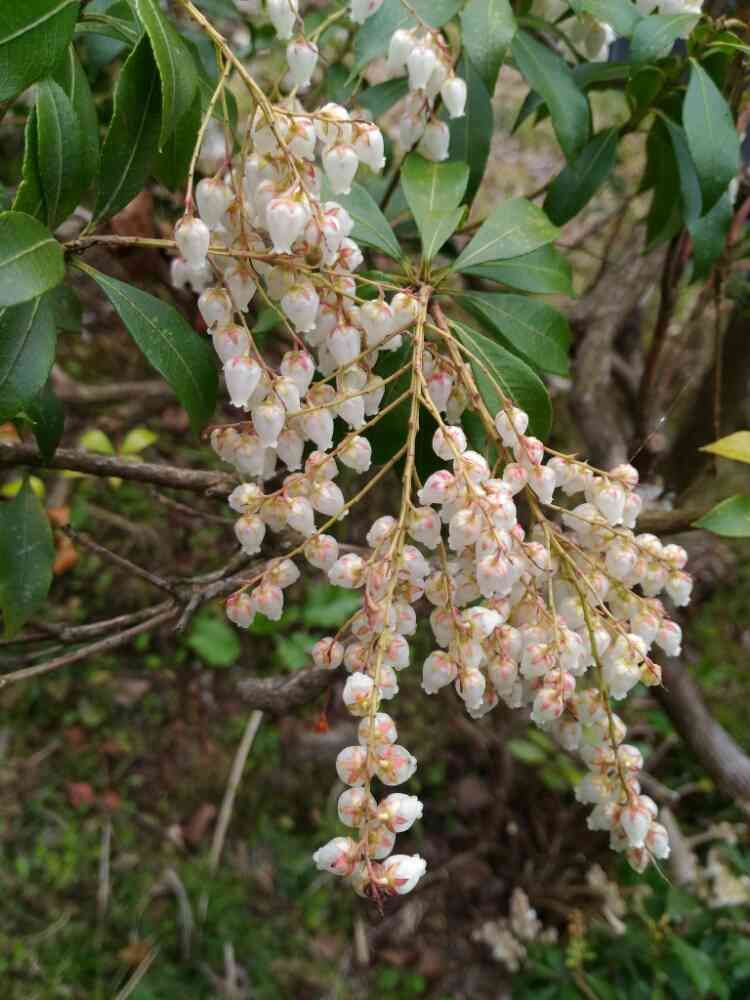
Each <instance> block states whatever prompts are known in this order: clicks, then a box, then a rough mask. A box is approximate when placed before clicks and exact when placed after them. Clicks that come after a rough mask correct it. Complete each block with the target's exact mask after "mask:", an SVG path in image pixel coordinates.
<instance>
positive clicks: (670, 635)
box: [656, 618, 682, 656]
mask: <svg viewBox="0 0 750 1000" xmlns="http://www.w3.org/2000/svg"><path fill="white" fill-rule="evenodd" d="M656 644H657V646H660V647H661V648H662V649H663V650H664V652H665V653H666V654H667V656H679V655H680V652H681V651H682V629H681V628H680V626H679V625H678V624H677V622H672V621H669V620H668V619H666V618H665V619H664V621H663V622H662V623H661V627H660V628H659V631H658V633H657V635H656Z"/></svg>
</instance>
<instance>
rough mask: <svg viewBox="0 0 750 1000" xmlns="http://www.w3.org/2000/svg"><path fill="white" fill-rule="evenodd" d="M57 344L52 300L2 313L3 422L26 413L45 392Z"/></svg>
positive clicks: (0, 413)
mask: <svg viewBox="0 0 750 1000" xmlns="http://www.w3.org/2000/svg"><path fill="white" fill-rule="evenodd" d="M55 343H56V335H55V324H54V319H53V312H52V305H51V303H50V300H49V296H47V295H43V296H41V297H40V298H37V299H32V301H30V302H24V303H22V304H21V305H17V306H10V307H9V308H7V309H3V310H2V311H0V421H2V420H8V419H9V418H10V417H14V416H16V414H17V413H20V412H21V411H22V410H25V409H26V407H27V406H29V405H30V404H31V402H32V400H33V399H34V397H35V396H36V395H37V393H38V392H39V391H40V390H41V388H42V386H43V385H44V383H45V382H46V381H47V377H48V375H49V373H50V369H51V368H52V363H53V361H54V360H55Z"/></svg>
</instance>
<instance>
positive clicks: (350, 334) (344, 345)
mask: <svg viewBox="0 0 750 1000" xmlns="http://www.w3.org/2000/svg"><path fill="white" fill-rule="evenodd" d="M328 347H329V350H330V352H331V354H332V355H333V356H334V358H335V359H336V363H337V364H338V365H340V366H341V367H344V365H350V364H351V363H352V361H354V359H355V358H356V357H357V356H358V355H359V353H360V351H361V345H360V339H359V330H357V328H356V327H354V326H337V327H336V329H335V330H334V331H333V333H332V334H331V336H330V337H329V338H328Z"/></svg>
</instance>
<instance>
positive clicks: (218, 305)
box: [198, 288, 234, 329]
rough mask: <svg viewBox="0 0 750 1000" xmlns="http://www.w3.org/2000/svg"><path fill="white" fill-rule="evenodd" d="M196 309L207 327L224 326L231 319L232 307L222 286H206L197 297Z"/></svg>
mask: <svg viewBox="0 0 750 1000" xmlns="http://www.w3.org/2000/svg"><path fill="white" fill-rule="evenodd" d="M198 311H199V312H200V314H201V316H202V317H203V319H204V321H205V324H206V326H207V327H209V329H210V328H211V327H212V326H225V325H226V324H228V323H230V322H231V320H232V313H233V312H234V307H233V306H232V300H231V298H230V297H229V293H228V292H227V291H226V290H225V289H224V288H207V289H206V290H205V292H202V293H201V296H200V298H199V299H198Z"/></svg>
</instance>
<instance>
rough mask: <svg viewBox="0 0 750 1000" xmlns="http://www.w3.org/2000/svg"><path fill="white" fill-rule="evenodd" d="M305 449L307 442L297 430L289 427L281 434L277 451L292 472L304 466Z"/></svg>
mask: <svg viewBox="0 0 750 1000" xmlns="http://www.w3.org/2000/svg"><path fill="white" fill-rule="evenodd" d="M304 450H305V442H304V440H303V438H301V437H300V436H299V434H298V433H297V432H296V431H293V430H292V429H291V428H287V429H286V430H283V431H282V432H281V434H279V440H278V442H277V444H276V453H277V454H278V456H279V458H280V459H281V461H282V462H283V463H284V465H286V467H287V469H289V471H290V472H294V471H296V470H297V469H301V468H302V453H303V451H304ZM290 523H291V521H290ZM292 527H294V525H292ZM297 530H299V529H297Z"/></svg>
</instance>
